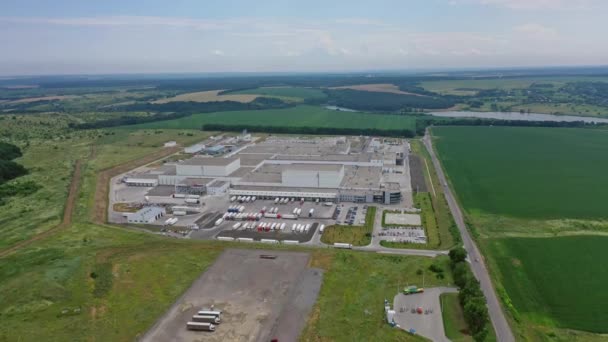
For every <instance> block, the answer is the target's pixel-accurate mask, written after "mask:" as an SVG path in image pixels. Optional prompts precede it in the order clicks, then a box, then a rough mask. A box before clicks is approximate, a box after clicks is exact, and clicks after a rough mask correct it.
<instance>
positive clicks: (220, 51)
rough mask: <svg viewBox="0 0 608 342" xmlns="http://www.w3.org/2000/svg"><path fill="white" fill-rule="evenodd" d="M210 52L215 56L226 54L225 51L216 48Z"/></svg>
mask: <svg viewBox="0 0 608 342" xmlns="http://www.w3.org/2000/svg"><path fill="white" fill-rule="evenodd" d="M211 54H212V55H215V56H225V55H226V53H225V52H224V51H222V50H218V49H215V50H213V51H211Z"/></svg>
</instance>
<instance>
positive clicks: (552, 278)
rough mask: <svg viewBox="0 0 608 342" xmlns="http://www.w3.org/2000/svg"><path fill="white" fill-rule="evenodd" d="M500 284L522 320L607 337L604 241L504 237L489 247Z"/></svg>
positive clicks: (596, 238) (600, 238)
mask: <svg viewBox="0 0 608 342" xmlns="http://www.w3.org/2000/svg"><path fill="white" fill-rule="evenodd" d="M488 245H489V249H490V251H491V255H492V258H494V259H495V262H496V265H497V266H498V270H499V272H498V273H499V276H498V278H499V281H500V283H501V284H502V285H503V286H504V288H505V290H506V292H507V294H508V297H509V298H510V300H511V301H512V303H513V305H514V307H515V308H516V309H517V312H518V314H519V316H520V318H521V320H522V321H525V322H534V323H536V324H543V325H548V326H557V327H561V328H569V329H576V330H583V331H590V332H596V333H606V332H608V323H607V322H608V311H606V308H605V303H608V292H606V291H605V284H606V283H607V282H608V268H606V267H604V266H603V263H602V260H606V258H608V249H606V246H607V245H608V237H604V236H571V237H557V238H504V239H494V240H492V241H490V242H488Z"/></svg>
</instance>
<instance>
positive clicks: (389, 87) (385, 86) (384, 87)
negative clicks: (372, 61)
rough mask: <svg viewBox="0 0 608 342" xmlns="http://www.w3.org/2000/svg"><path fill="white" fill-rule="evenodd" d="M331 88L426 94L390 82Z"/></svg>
mask: <svg viewBox="0 0 608 342" xmlns="http://www.w3.org/2000/svg"><path fill="white" fill-rule="evenodd" d="M330 89H351V90H360V91H370V92H376V93H392V94H401V95H414V96H425V95H421V94H416V93H410V92H407V91H403V90H400V89H399V87H397V86H396V85H394V84H390V83H376V84H358V85H350V86H341V87H331V88H330Z"/></svg>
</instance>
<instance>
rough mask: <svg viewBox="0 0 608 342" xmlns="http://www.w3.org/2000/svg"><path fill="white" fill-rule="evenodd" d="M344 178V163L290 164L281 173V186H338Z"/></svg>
mask: <svg viewBox="0 0 608 342" xmlns="http://www.w3.org/2000/svg"><path fill="white" fill-rule="evenodd" d="M343 178H344V165H335V164H334V165H332V164H300V163H298V164H291V165H287V166H286V167H285V168H284V169H283V172H282V173H281V183H282V184H283V186H291V187H306V188H338V187H340V183H341V182H342V179H343Z"/></svg>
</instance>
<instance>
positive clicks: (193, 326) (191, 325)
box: [186, 322, 215, 331]
mask: <svg viewBox="0 0 608 342" xmlns="http://www.w3.org/2000/svg"><path fill="white" fill-rule="evenodd" d="M186 328H188V330H196V331H215V325H213V324H212V323H202V322H188V323H186Z"/></svg>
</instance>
